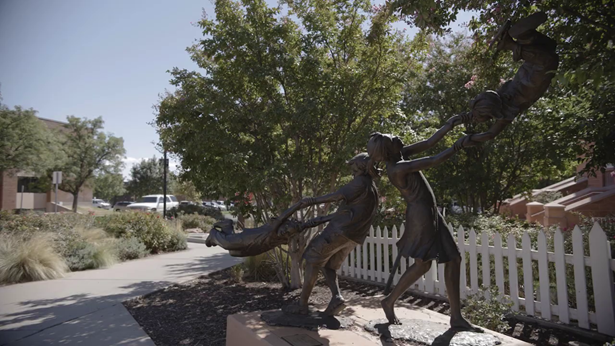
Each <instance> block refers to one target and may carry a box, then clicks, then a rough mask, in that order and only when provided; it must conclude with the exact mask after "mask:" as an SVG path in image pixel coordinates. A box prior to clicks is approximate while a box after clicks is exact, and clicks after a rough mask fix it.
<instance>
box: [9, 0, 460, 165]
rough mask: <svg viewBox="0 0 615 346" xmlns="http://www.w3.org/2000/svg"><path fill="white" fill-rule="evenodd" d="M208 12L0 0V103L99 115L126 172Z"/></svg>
mask: <svg viewBox="0 0 615 346" xmlns="http://www.w3.org/2000/svg"><path fill="white" fill-rule="evenodd" d="M268 2H269V3H270V5H274V4H276V1H275V0H274V1H271V0H268ZM213 8H214V6H213V1H203V0H198V1H197V0H182V1H170V0H164V1H145V0H104V1H94V0H55V1H52V0H0V62H1V63H0V84H1V86H0V91H1V93H2V97H3V101H2V102H3V103H5V104H7V105H8V106H9V107H12V106H14V105H21V106H23V107H27V108H30V107H31V108H34V109H35V110H37V111H38V116H40V117H43V118H49V119H55V120H65V119H66V116H67V115H75V116H78V117H86V118H94V117H97V116H102V117H103V119H104V121H105V130H106V131H108V132H111V133H113V134H114V135H116V136H120V137H123V138H124V143H125V144H124V146H125V148H126V156H127V157H126V159H125V162H126V163H127V165H126V168H125V171H124V172H125V174H126V173H127V172H129V168H130V166H131V164H133V163H134V162H137V161H138V160H140V159H142V158H147V157H152V156H153V155H157V156H160V154H159V153H158V152H157V151H156V149H155V148H154V145H153V144H152V143H153V142H155V141H156V140H157V138H158V137H157V134H156V131H155V129H154V128H153V127H152V126H150V125H148V124H147V123H148V122H151V121H152V120H153V118H154V115H153V109H152V105H154V104H155V103H156V102H157V100H158V95H159V94H160V93H162V92H164V90H165V89H171V86H170V84H169V78H170V77H169V74H167V73H166V71H167V70H169V69H171V68H173V67H180V68H188V69H196V68H197V66H196V65H195V64H194V63H193V62H192V61H191V60H190V58H189V56H188V54H187V53H186V51H185V48H186V47H188V46H189V45H191V44H192V43H193V42H194V40H195V39H197V38H199V37H200V36H201V32H200V30H199V28H197V27H195V26H194V25H193V24H191V23H195V22H197V21H198V20H199V19H200V18H201V13H202V11H203V10H205V12H206V13H207V14H209V15H210V16H213V15H214V10H213ZM469 18H470V15H469V14H468V13H463V14H462V15H461V16H460V18H459V20H458V22H457V23H455V24H453V25H452V27H453V28H454V29H456V30H460V27H459V23H461V22H465V21H467V20H468V19H469ZM399 26H400V27H407V26H406V25H405V24H402V23H400V24H399ZM407 32H408V33H409V34H413V33H414V32H415V30H413V29H410V28H408V31H407ZM203 140H206V139H203Z"/></svg>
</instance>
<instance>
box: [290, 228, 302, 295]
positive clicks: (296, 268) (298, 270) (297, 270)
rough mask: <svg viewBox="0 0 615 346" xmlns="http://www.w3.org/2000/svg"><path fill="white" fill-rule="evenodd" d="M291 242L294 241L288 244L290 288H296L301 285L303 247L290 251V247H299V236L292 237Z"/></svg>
mask: <svg viewBox="0 0 615 346" xmlns="http://www.w3.org/2000/svg"><path fill="white" fill-rule="evenodd" d="M291 242H295V244H290V246H289V247H288V250H289V251H288V255H289V256H290V289H292V290H296V289H299V288H301V287H303V267H302V264H303V251H302V250H303V249H301V250H300V251H291V249H298V248H300V245H299V243H300V239H299V237H294V239H293V240H291Z"/></svg>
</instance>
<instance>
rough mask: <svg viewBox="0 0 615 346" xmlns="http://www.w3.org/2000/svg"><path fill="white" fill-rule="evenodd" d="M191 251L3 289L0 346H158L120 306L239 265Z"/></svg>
mask: <svg viewBox="0 0 615 346" xmlns="http://www.w3.org/2000/svg"><path fill="white" fill-rule="evenodd" d="M188 246H189V247H188V250H187V251H180V252H175V253H170V254H164V255H157V256H151V257H148V258H145V259H140V260H135V261H129V262H124V263H120V264H116V265H114V266H112V267H111V268H108V269H100V270H88V271H83V272H75V273H70V274H68V275H67V276H66V277H64V278H63V279H58V280H50V281H38V282H29V283H23V284H17V285H9V286H5V287H0V345H1V346H5V345H10V346H26V345H27V346H38V345H78V344H79V345H88V346H90V345H91V346H97V345H101V346H103V345H104V346H110V345H139V346H150V345H154V343H153V342H152V341H151V339H150V338H149V337H148V336H147V334H145V332H143V330H142V329H141V327H140V326H139V325H138V324H137V322H136V321H135V320H134V319H133V318H132V316H131V315H130V314H129V313H128V311H127V310H126V309H125V308H124V306H123V305H122V304H121V303H122V301H124V300H127V299H130V298H133V297H136V296H140V295H144V294H147V293H149V292H153V291H155V290H158V289H160V288H163V287H166V286H169V285H172V284H174V283H178V282H183V281H187V280H190V279H193V278H195V277H198V276H200V275H203V274H207V273H211V272H213V271H216V270H219V269H223V268H226V267H229V266H231V265H233V264H235V263H238V262H239V260H238V259H235V258H233V257H230V256H229V255H228V254H227V253H226V251H224V250H222V249H221V248H219V247H214V248H207V247H206V246H205V245H202V244H195V243H189V245H188Z"/></svg>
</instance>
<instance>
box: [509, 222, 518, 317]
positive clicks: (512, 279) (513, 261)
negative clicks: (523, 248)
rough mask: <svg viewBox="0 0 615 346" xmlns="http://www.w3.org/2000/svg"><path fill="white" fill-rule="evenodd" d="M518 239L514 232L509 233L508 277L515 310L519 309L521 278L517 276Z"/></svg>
mask: <svg viewBox="0 0 615 346" xmlns="http://www.w3.org/2000/svg"><path fill="white" fill-rule="evenodd" d="M517 275H518V272H517V239H515V236H514V235H513V234H509V235H508V277H509V281H508V283H509V285H510V300H512V303H513V310H514V311H519V279H518V277H517Z"/></svg>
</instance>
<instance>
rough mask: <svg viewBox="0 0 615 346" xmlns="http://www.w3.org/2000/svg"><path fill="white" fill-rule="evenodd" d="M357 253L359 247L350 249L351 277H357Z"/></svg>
mask: <svg viewBox="0 0 615 346" xmlns="http://www.w3.org/2000/svg"><path fill="white" fill-rule="evenodd" d="M356 255H357V248H356V247H355V248H354V249H352V251H350V273H349V274H350V277H351V278H354V277H355V256H356Z"/></svg>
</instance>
